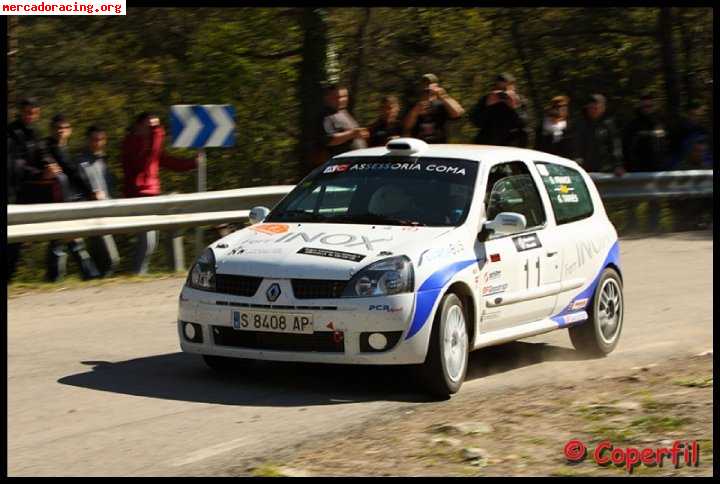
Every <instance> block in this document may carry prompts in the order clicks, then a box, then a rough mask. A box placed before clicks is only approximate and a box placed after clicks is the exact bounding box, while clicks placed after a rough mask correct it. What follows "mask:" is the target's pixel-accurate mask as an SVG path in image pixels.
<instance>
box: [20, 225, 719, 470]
mask: <svg viewBox="0 0 720 484" xmlns="http://www.w3.org/2000/svg"><path fill="white" fill-rule="evenodd" d="M712 249H713V240H712V232H708V231H705V232H686V233H678V234H672V235H664V236H658V237H651V238H642V239H634V240H627V239H624V240H622V241H621V244H620V251H621V257H622V263H623V271H624V277H625V304H626V312H625V323H624V328H623V334H622V337H621V340H620V344H619V346H618V348H617V349H616V350H615V352H614V353H612V354H611V355H610V356H609V357H607V358H603V359H583V358H581V357H580V356H579V355H577V354H576V353H575V351H574V350H572V346H571V345H570V340H569V337H568V335H567V331H564V330H563V331H556V332H553V333H550V334H546V335H542V336H538V337H534V338H529V339H526V340H523V341H522V342H515V343H509V344H506V345H502V346H497V347H493V348H487V349H483V350H479V351H477V352H474V353H472V354H471V363H470V370H469V373H468V381H467V382H466V383H465V385H464V386H463V388H462V390H461V392H462V393H463V394H464V395H468V394H472V393H477V394H480V393H481V392H482V393H487V392H491V393H496V394H497V395H498V398H502V394H503V390H504V389H506V388H507V389H511V388H512V387H513V386H518V385H522V384H523V383H524V382H534V383H538V382H542V381H548V382H550V381H553V382H557V381H559V380H562V381H568V382H572V381H578V380H580V379H582V378H585V377H587V376H588V375H603V374H604V373H606V372H610V371H612V370H613V369H618V368H624V367H633V366H637V365H643V364H649V363H652V362H656V361H660V360H662V359H664V358H665V357H667V356H668V355H674V356H678V355H679V356H682V355H692V354H697V353H699V352H702V351H707V350H710V349H712V297H713V296H712V257H713V255H712ZM182 283H183V279H182V278H173V279H167V280H160V281H154V282H146V283H127V284H117V285H108V286H104V287H97V288H88V289H78V290H67V291H60V292H50V293H43V294H32V295H26V296H20V297H16V298H12V299H10V300H8V387H7V390H8V474H9V475H11V476H52V475H56V476H65V475H95V476H103V475H165V476H169V475H222V474H225V473H227V472H228V471H227V470H228V469H232V468H237V466H242V465H243V463H244V462H247V461H249V460H251V459H273V458H278V459H279V458H281V456H282V455H283V453H287V452H289V451H291V450H292V448H293V446H294V445H296V444H299V443H301V442H303V441H305V440H307V439H317V438H320V437H321V436H322V435H327V434H330V433H336V432H341V431H342V430H343V429H344V428H348V426H356V425H358V424H362V422H363V421H366V420H370V419H372V418H373V415H379V414H381V413H383V412H385V411H387V410H389V409H395V408H398V407H402V406H406V407H413V406H416V405H423V404H425V403H424V397H423V396H422V395H420V394H417V393H415V392H414V391H413V389H412V387H411V386H409V385H408V384H407V383H406V381H407V379H406V378H404V375H405V374H404V373H403V371H402V370H401V369H399V368H392V367H390V368H388V367H385V368H382V367H349V366H321V365H308V364H287V363H256V364H254V365H253V366H251V367H250V369H249V371H248V374H245V375H238V376H233V377H221V376H218V375H215V374H214V373H212V372H211V371H210V370H209V369H206V368H205V366H204V364H203V362H202V361H201V360H200V359H199V357H197V356H193V355H186V354H183V353H180V352H179V345H178V341H177V333H176V329H175V320H176V316H177V297H178V294H179V291H180V287H181V286H182ZM358 474H362V470H361V469H359V470H358Z"/></svg>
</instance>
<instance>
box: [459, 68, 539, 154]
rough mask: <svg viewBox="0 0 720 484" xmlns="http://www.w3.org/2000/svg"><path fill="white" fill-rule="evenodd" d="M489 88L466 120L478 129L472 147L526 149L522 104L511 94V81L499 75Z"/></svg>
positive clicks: (524, 118)
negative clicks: (489, 146)
mask: <svg viewBox="0 0 720 484" xmlns="http://www.w3.org/2000/svg"><path fill="white" fill-rule="evenodd" d="M493 88H494V89H493V90H492V91H491V92H490V93H488V94H486V95H485V96H483V97H482V98H480V100H479V101H478V102H477V104H476V105H475V107H473V109H472V111H471V112H470V120H471V121H472V123H473V124H474V125H475V126H476V127H477V128H478V132H477V135H476V136H475V143H476V144H482V145H496V146H516V147H519V148H525V147H527V145H528V126H527V115H526V113H525V106H524V104H525V103H524V102H523V100H522V98H521V97H520V95H519V94H518V93H517V92H516V91H515V78H514V77H513V76H512V75H510V74H507V73H503V74H499V75H498V76H497V77H496V78H495V85H494V86H493Z"/></svg>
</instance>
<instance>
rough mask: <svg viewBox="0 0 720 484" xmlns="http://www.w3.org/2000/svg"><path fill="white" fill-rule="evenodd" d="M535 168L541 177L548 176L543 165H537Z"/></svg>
mask: <svg viewBox="0 0 720 484" xmlns="http://www.w3.org/2000/svg"><path fill="white" fill-rule="evenodd" d="M535 166H537V170H538V173H540V175H541V176H550V173H549V172H548V169H547V167H546V166H545V165H542V164H537V165H535Z"/></svg>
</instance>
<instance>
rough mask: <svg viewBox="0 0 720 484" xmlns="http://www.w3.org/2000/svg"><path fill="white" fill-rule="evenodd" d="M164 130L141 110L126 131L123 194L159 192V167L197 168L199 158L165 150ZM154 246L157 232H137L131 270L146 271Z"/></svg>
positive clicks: (148, 114) (135, 271)
mask: <svg viewBox="0 0 720 484" xmlns="http://www.w3.org/2000/svg"><path fill="white" fill-rule="evenodd" d="M164 139H165V129H164V128H163V126H162V124H160V120H159V119H158V117H157V116H155V115H153V114H151V113H142V114H140V115H138V116H137V117H136V118H135V122H134V123H133V124H132V126H131V127H130V129H129V130H128V133H127V135H125V139H123V144H122V165H123V172H124V175H125V176H124V192H125V197H127V198H135V197H153V196H156V195H160V193H161V191H160V168H161V167H162V168H169V169H171V170H174V171H189V170H192V169H194V168H196V167H197V163H198V158H197V157H196V158H194V159H188V158H177V157H174V156H171V155H169V154H167V153H165V150H164V148H163V141H164ZM156 247H157V231H155V230H151V231H149V232H144V233H140V234H138V241H137V245H136V251H135V257H134V258H133V266H132V270H133V272H134V273H136V274H146V273H147V271H148V265H149V263H150V256H151V255H152V253H153V252H154V251H155V248H156Z"/></svg>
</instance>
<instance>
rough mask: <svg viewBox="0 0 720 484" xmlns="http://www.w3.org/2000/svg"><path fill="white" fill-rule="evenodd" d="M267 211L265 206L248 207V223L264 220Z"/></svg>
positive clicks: (268, 210) (268, 211)
mask: <svg viewBox="0 0 720 484" xmlns="http://www.w3.org/2000/svg"><path fill="white" fill-rule="evenodd" d="M269 213H270V209H269V208H267V207H253V208H251V209H250V215H248V218H249V219H250V223H251V224H253V225H255V224H259V223H260V222H262V221H263V220H265V218H266V217H267V216H268V214H269Z"/></svg>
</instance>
